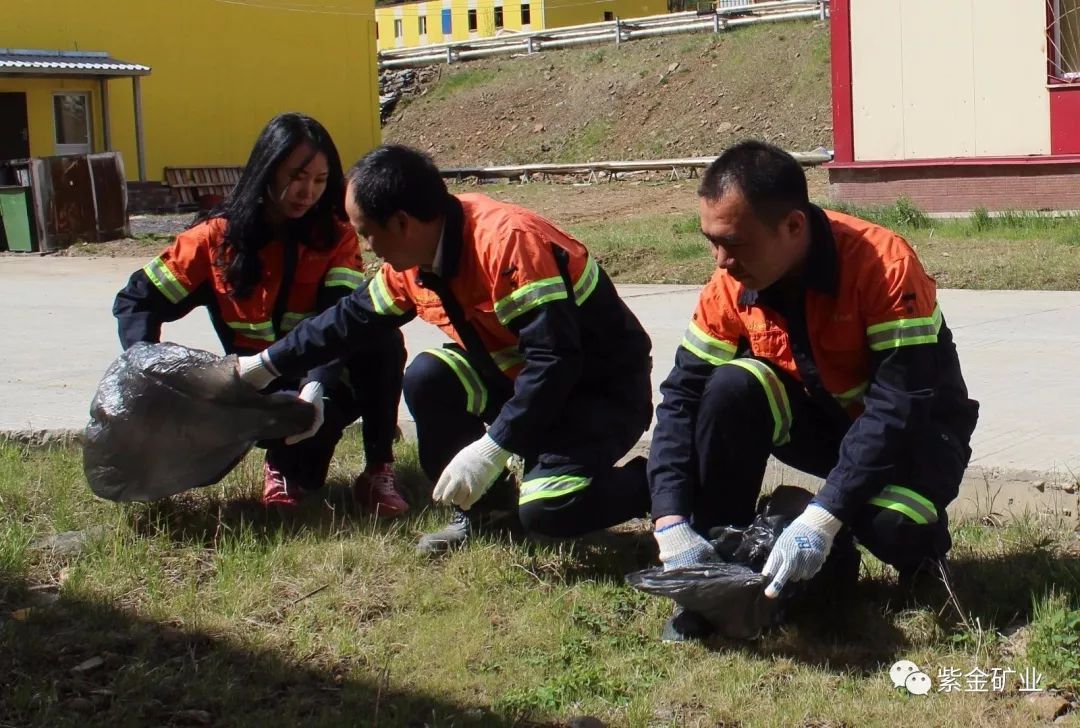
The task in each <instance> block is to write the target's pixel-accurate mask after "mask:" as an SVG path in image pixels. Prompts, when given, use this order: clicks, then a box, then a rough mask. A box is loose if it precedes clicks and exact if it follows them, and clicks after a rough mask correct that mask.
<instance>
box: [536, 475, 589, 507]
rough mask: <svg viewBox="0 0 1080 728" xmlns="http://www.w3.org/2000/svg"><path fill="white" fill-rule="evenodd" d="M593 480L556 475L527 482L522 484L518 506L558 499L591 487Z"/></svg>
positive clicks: (582, 476)
mask: <svg viewBox="0 0 1080 728" xmlns="http://www.w3.org/2000/svg"><path fill="white" fill-rule="evenodd" d="M591 482H592V478H587V477H585V476H584V475H554V476H551V477H548V478H535V479H533V480H526V481H525V482H523V483H522V484H521V495H520V497H519V498H518V505H522V506H523V505H525V504H526V503H530V502H532V501H534V500H540V499H541V498H558V497H559V496H561V495H570V494H571V493H576V492H578V491H579V490H584V489H585V488H588V487H589V483H591Z"/></svg>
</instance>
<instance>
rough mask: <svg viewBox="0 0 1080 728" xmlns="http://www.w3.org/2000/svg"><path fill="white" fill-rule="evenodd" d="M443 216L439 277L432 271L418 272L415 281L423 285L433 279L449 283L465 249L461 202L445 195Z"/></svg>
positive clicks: (463, 216)
mask: <svg viewBox="0 0 1080 728" xmlns="http://www.w3.org/2000/svg"><path fill="white" fill-rule="evenodd" d="M444 215H445V217H444V219H443V229H442V242H441V243H440V245H439V247H440V251H439V267H440V270H439V275H435V273H434V272H433V271H424V270H418V271H417V274H416V275H417V279H418V280H419V281H420V283H421V284H423V285H428V284H429V283H430V281H431V280H432V279H433V278H434V279H438V280H440V281H443V282H444V283H449V282H450V280H451V279H453V277H454V276H456V275H457V273H458V268H459V267H460V265H461V252H462V250H463V249H464V247H465V210H464V208H462V206H461V201H460V200H458V198H456V197H454V196H453V195H447V196H446V206H445V212H444Z"/></svg>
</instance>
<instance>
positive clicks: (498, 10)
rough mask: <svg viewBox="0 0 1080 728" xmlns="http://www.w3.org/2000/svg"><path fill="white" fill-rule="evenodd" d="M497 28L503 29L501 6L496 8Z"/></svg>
mask: <svg viewBox="0 0 1080 728" xmlns="http://www.w3.org/2000/svg"><path fill="white" fill-rule="evenodd" d="M495 27H496V28H501V27H503V9H502V6H501V5H500V6H498V7H497V8H495Z"/></svg>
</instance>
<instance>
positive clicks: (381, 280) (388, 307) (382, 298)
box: [368, 270, 405, 316]
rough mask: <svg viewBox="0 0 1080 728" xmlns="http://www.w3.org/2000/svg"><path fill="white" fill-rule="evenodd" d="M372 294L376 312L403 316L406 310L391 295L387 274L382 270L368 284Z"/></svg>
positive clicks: (383, 314)
mask: <svg viewBox="0 0 1080 728" xmlns="http://www.w3.org/2000/svg"><path fill="white" fill-rule="evenodd" d="M368 292H369V293H370V294H371V303H372V304H373V305H374V306H375V313H377V314H379V315H380V316H403V315H404V314H405V312H404V311H402V310H401V307H400V306H398V305H397V304H396V303H394V297H393V296H391V295H390V289H389V288H387V286H386V276H385V275H384V274H383V272H382V270H380V271H379V272H378V273H376V274H375V277H374V278H373V279H372V281H371V284H370V285H369V286H368Z"/></svg>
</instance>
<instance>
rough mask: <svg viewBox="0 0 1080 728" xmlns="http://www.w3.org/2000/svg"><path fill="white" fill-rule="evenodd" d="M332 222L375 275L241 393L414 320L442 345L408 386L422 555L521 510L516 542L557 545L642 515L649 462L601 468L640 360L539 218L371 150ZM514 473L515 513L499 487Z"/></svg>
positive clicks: (605, 301) (638, 407)
mask: <svg viewBox="0 0 1080 728" xmlns="http://www.w3.org/2000/svg"><path fill="white" fill-rule="evenodd" d="M347 178H348V186H347V193H346V211H347V212H348V216H349V219H350V221H351V222H352V225H353V226H354V227H355V228H356V230H357V233H358V234H359V235H360V236H361V237H362V238H364V239H365V240H366V241H367V243H368V244H369V245H370V247H371V248H372V249H373V250H374V251H375V253H376V254H377V255H379V256H380V257H382V258H383V260H385V261H386V262H385V264H384V265H383V267H382V268H381V270H379V272H378V273H377V274H376V276H375V277H374V278H373V279H372V280H371V281H370V283H369V284H367V285H363V286H361V287H360V288H359V289H357V290H356V291H354V292H353V293H352V294H351V295H349V296H348V297H346V298H343V299H341V300H340V301H339V302H338V303H337V305H336V306H334V307H333V308H331V309H328V310H327V311H325V312H324V313H322V314H321V315H319V316H318V317H316V318H314V319H309V320H307V321H305V322H303V323H302V324H301V325H300V326H298V327H297V328H296V329H295V330H293V331H292V332H291V333H290V334H289V335H288V336H286V337H285V338H283V339H282V340H280V341H278V342H277V343H275V344H273V345H272V346H270V347H269V348H267V349H266V350H264V351H263V352H262V353H261V354H260V355H257V356H250V357H242V358H241V359H240V371H241V376H242V377H243V378H244V379H245V380H247V381H249V382H251V383H252V384H254V385H255V386H256V387H259V388H263V387H265V386H267V385H269V384H270V383H271V382H272V381H273V380H274V379H275V378H277V377H279V376H285V377H289V376H294V375H296V374H299V373H301V372H304V371H308V370H310V369H311V368H313V367H315V366H318V365H319V364H322V363H325V362H329V361H332V360H334V359H338V358H341V357H347V356H349V355H350V353H351V352H352V351H353V350H354V349H356V348H357V346H358V345H359V343H360V342H362V341H364V340H365V339H367V338H369V337H371V336H372V335H375V334H378V333H379V332H383V331H386V330H390V329H395V328H397V327H400V326H402V325H404V324H405V323H407V322H408V321H410V320H412V319H413V318H414V317H417V316H419V317H420V318H421V319H423V320H424V321H427V322H428V323H431V324H434V325H436V326H438V327H439V328H440V329H442V331H443V332H444V333H445V334H446V335H447V336H449V338H450V339H451V340H452V341H453V343H452V344H449V345H447V346H445V347H444V348H440V349H431V350H428V351H425V352H423V353H421V354H419V355H418V356H417V357H416V358H415V360H414V361H413V362H412V364H410V366H409V367H408V369H407V370H406V372H405V380H404V388H403V391H404V395H405V401H406V403H407V404H408V406H409V409H410V410H411V411H412V414H413V417H414V418H415V420H416V429H417V440H418V448H419V454H420V465H421V467H422V468H423V470H424V472H425V474H426V475H427V476H428V478H430V480H431V481H432V482H433V483H435V484H436V485H435V491H434V494H433V496H434V498H435V499H436V500H439V501H443V502H446V503H449V504H452V505H453V506H454V507H455V513H454V516H453V520H452V521H451V523H450V524H449V525H448V526H447V527H446V528H444V529H442V530H441V531H439V532H437V533H434V534H428V535H426V536H425V537H423V538H422V539H421V541H420V545H419V546H420V549H421V550H422V551H425V552H429V553H433V552H437V551H441V550H445V549H447V548H451V547H455V546H459V545H461V544H463V543H464V542H465V541H466V540H467V539H468V537H469V535H470V533H471V532H473V531H474V529H476V528H477V527H479V526H480V525H481V516H479V515H478V514H485V516H484V517H483V520H485V521H487V522H488V523H490V521H491V520H492V519H493V517H494V515H493V514H495V513H496V512H498V511H500V510H503V509H508V510H509V511H510V512H512V511H513V510H514V507H515V505H516V506H518V509H519V514H518V515H519V517H520V519H521V523H522V525H524V526H525V528H526V529H529V530H532V531H536V532H539V533H543V534H547V535H552V536H560V537H569V536H577V535H581V534H584V533H587V532H589V531H595V530H598V529H602V528H607V527H609V526H613V525H615V524H618V523H621V522H623V521H626V520H628V519H630V518H634V517H637V516H642V515H644V514H645V513H647V512H648V509H649V491H648V482H647V479H646V477H645V460H644V458H637V459H634V460H631V461H630V463H628V464H627V465H625V466H623V467H615V463H616V461H617V460H619V459H620V458H621V457H623V456H624V455H625V454H626V453H627V451H629V449H630V448H631V447H632V446H633V445H634V444H635V443H636V442H637V441H638V439H639V438H640V437H641V436H642V435H643V434H644V432H645V430H646V429H647V427H648V425H649V421H650V419H651V417H652V385H651V383H650V370H651V359H650V356H649V354H650V350H651V342H650V341H649V337H648V335H647V334H646V333H645V331H644V330H643V329H642V327H641V324H640V323H639V322H638V321H637V319H636V318H635V317H634V315H633V314H632V313H631V312H630V310H629V309H628V308H627V306H626V304H625V303H624V302H623V301H622V300H621V299H620V298H619V296H618V294H617V293H616V292H615V287H614V286H613V285H612V283H611V280H610V279H609V278H608V276H607V274H606V273H605V272H604V271H603V269H601V268H600V266H599V265H598V264H597V263H596V261H595V259H593V258H592V257H591V256H590V255H589V252H588V251H587V250H586V249H585V247H584V246H583V245H582V244H581V243H579V242H578V241H577V240H575V239H573V238H572V237H570V236H569V235H567V234H566V233H565V232H563V231H561V230H559V229H558V228H556V227H555V226H554V225H552V224H551V223H550V222H548V221H547V220H544V219H543V218H541V217H540V216H539V215H537V214H535V213H533V212H531V211H529V210H526V209H523V208H521V207H517V206H514V205H509V204H504V203H500V202H496V201H494V200H492V199H490V198H488V197H485V196H483V195H477V194H468V195H459V196H454V195H451V194H449V192H448V191H447V189H446V185H445V183H444V182H443V179H442V176H441V175H440V173H439V170H438V169H437V168H436V167H435V165H434V164H433V163H432V161H431V160H430V159H429V158H428V157H427V156H425V155H423V154H421V153H420V152H417V151H414V150H412V149H408V148H406V147H401V146H384V147H380V148H378V149H375V150H374V151H372V152H370V153H369V154H368V155H366V156H365V157H364V158H363V159H361V160H360V161H359V162H358V163H357V164H356V165H355V166H354V167H353V168H352V169H350V170H349V172H348V174H347ZM511 455H519V456H521V457H522V458H523V459H524V462H525V475H524V479H523V481H522V483H521V492H520V495H519V496H518V497H517V503H516V504H515V503H514V502H513V500H511V501H510V502H509V503H508V502H507V500H508V499H512V498H513V497H514V494H513V490H514V489H513V486H512V481H511V480H510V477H509V475H508V473H507V470H506V465H507V460H508V459H509V458H510V456H511Z"/></svg>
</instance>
